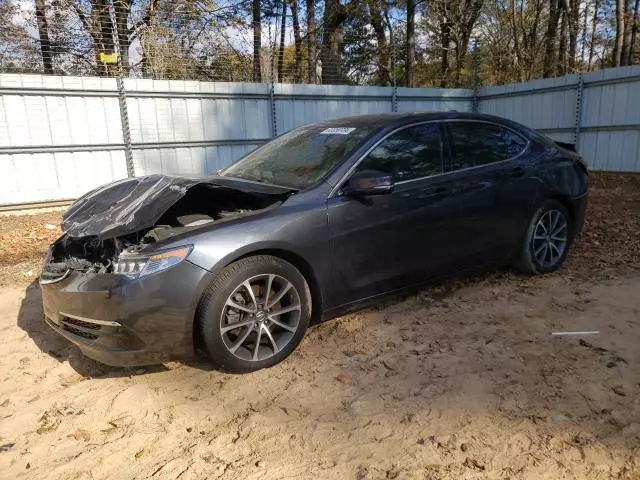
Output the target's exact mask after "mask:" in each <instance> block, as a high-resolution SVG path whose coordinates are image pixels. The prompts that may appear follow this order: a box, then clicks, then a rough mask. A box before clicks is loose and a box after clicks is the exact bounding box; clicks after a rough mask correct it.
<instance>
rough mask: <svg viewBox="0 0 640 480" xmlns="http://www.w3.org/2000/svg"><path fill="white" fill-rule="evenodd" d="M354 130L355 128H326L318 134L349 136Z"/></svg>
mask: <svg viewBox="0 0 640 480" xmlns="http://www.w3.org/2000/svg"><path fill="white" fill-rule="evenodd" d="M354 130H355V128H350V127H337V128H326V129H324V130H323V131H321V132H320V133H321V134H323V135H349V134H350V133H351V132H353V131H354Z"/></svg>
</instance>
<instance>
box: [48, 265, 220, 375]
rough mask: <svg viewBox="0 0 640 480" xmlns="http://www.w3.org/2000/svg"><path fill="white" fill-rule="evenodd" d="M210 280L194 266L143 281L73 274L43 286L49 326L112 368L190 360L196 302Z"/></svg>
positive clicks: (120, 276) (139, 279)
mask: <svg viewBox="0 0 640 480" xmlns="http://www.w3.org/2000/svg"><path fill="white" fill-rule="evenodd" d="M209 275H210V273H209V272H208V271H207V270H205V269H203V268H201V267H198V266H197V265H194V264H193V263H191V262H189V261H183V262H180V263H179V264H178V265H175V266H174V267H172V268H170V269H168V270H166V271H162V272H160V273H157V274H154V275H149V276H147V277H141V278H130V277H128V276H126V275H122V274H116V273H96V272H77V271H68V272H66V273H65V274H64V275H63V276H61V277H58V278H57V279H56V281H53V282H51V281H41V289H42V300H43V305H44V313H45V318H46V322H47V324H49V326H50V327H51V328H53V329H54V330H55V331H56V332H58V333H59V334H60V335H62V336H64V337H65V338H67V339H68V340H70V341H71V342H73V343H74V344H76V345H77V346H78V347H79V348H80V350H81V351H82V352H83V353H84V354H85V355H86V356H88V357H90V358H93V359H94V360H97V361H99V362H102V363H105V364H107V365H113V366H134V365H151V364H157V363H161V362H163V361H169V360H178V359H181V360H182V359H185V358H190V357H192V356H193V345H194V342H193V322H194V318H195V311H196V308H197V300H195V299H198V298H200V295H199V293H200V292H201V290H202V289H203V288H204V286H206V285H207V284H208V278H209Z"/></svg>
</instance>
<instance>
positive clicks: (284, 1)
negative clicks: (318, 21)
mask: <svg viewBox="0 0 640 480" xmlns="http://www.w3.org/2000/svg"><path fill="white" fill-rule="evenodd" d="M286 31H287V0H282V18H280V49H279V50H278V82H280V83H283V80H284V35H285V33H286Z"/></svg>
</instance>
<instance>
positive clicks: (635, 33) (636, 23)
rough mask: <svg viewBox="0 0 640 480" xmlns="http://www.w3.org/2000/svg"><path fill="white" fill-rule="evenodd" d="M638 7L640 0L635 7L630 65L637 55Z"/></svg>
mask: <svg viewBox="0 0 640 480" xmlns="http://www.w3.org/2000/svg"><path fill="white" fill-rule="evenodd" d="M638 8H640V0H636V5H635V8H634V9H633V20H632V23H631V47H630V48H629V65H633V62H634V61H635V56H636V39H637V37H638V28H639V27H640V25H639V24H638V13H639V12H638Z"/></svg>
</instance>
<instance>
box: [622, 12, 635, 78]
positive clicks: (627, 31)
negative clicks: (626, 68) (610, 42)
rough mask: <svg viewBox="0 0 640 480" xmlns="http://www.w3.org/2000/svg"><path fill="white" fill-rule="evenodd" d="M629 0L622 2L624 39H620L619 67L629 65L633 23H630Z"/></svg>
mask: <svg viewBox="0 0 640 480" xmlns="http://www.w3.org/2000/svg"><path fill="white" fill-rule="evenodd" d="M631 8H632V7H631V0H626V1H625V2H624V25H625V28H624V37H623V39H622V52H621V53H620V65H631V35H632V32H631V30H632V29H633V23H632V22H631V18H632V15H633V14H632V12H631Z"/></svg>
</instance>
